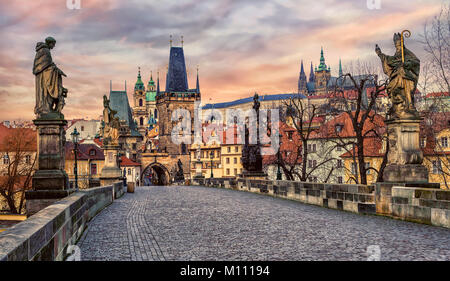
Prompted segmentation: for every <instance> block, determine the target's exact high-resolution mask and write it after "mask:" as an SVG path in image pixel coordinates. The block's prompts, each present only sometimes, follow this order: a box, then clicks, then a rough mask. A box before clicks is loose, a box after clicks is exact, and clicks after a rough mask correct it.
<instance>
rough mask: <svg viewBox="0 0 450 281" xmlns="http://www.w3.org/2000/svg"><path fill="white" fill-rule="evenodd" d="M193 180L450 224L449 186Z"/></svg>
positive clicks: (346, 209)
mask: <svg viewBox="0 0 450 281" xmlns="http://www.w3.org/2000/svg"><path fill="white" fill-rule="evenodd" d="M192 184H193V185H203V186H211V187H221V188H229V189H236V190H243V191H248V192H254V193H260V194H267V195H271V196H276V197H281V198H286V199H291V200H295V201H299V202H302V203H307V204H313V205H318V206H322V207H327V208H332V209H337V210H343V211H349V212H354V213H359V214H373V215H384V216H389V217H392V218H397V219H403V220H408V221H413V222H419V223H426V224H431V225H435V226H442V227H447V228H450V190H443V189H438V188H420V187H406V186H401V184H392V183H377V184H374V185H357V184H327V183H310V182H298V181H269V180H253V179H242V178H239V179H234V178H213V179H209V178H208V179H194V180H193V182H192Z"/></svg>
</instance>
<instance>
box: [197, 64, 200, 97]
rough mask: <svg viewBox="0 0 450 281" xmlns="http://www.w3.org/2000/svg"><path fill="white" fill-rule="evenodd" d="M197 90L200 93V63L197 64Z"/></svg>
mask: <svg viewBox="0 0 450 281" xmlns="http://www.w3.org/2000/svg"><path fill="white" fill-rule="evenodd" d="M196 92H197V93H200V82H199V80H198V65H197V87H196Z"/></svg>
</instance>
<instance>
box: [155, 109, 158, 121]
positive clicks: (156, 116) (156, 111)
mask: <svg viewBox="0 0 450 281" xmlns="http://www.w3.org/2000/svg"><path fill="white" fill-rule="evenodd" d="M156 118H158V110H157V109H155V119H156Z"/></svg>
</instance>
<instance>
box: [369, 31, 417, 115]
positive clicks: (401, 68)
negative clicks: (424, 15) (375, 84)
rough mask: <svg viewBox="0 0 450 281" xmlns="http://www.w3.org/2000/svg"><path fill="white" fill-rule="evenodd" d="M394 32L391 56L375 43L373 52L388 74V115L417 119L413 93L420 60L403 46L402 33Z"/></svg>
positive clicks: (407, 32)
mask: <svg viewBox="0 0 450 281" xmlns="http://www.w3.org/2000/svg"><path fill="white" fill-rule="evenodd" d="M405 32H406V34H410V33H409V31H407V30H405V31H403V32H402V33H401V34H400V33H395V34H394V44H395V48H396V52H395V54H394V55H393V56H388V55H385V54H383V53H382V52H381V49H380V47H378V45H376V47H375V52H376V53H377V55H378V56H379V57H380V59H381V63H382V65H383V71H384V73H385V74H386V75H388V76H389V83H388V85H387V87H386V90H387V94H388V95H389V98H390V99H391V102H392V107H391V109H390V110H389V115H390V117H391V118H392V119H417V118H418V112H417V110H416V108H415V105H414V93H415V91H416V88H417V81H418V79H419V72H420V60H419V59H418V58H417V57H416V56H415V55H414V54H413V53H412V52H411V51H410V50H408V49H407V48H406V47H405V44H404V40H403V34H404V33H405ZM408 37H409V36H408Z"/></svg>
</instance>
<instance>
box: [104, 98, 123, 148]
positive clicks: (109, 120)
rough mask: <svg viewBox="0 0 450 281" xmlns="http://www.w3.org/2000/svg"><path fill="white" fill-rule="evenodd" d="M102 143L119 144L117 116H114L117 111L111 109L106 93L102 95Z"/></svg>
mask: <svg viewBox="0 0 450 281" xmlns="http://www.w3.org/2000/svg"><path fill="white" fill-rule="evenodd" d="M103 107H104V108H103V122H104V126H103V129H102V131H103V144H105V145H118V144H119V128H120V121H119V117H116V116H115V115H116V113H117V111H115V110H113V109H111V107H110V106H109V100H108V98H107V97H106V95H104V96H103Z"/></svg>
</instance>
